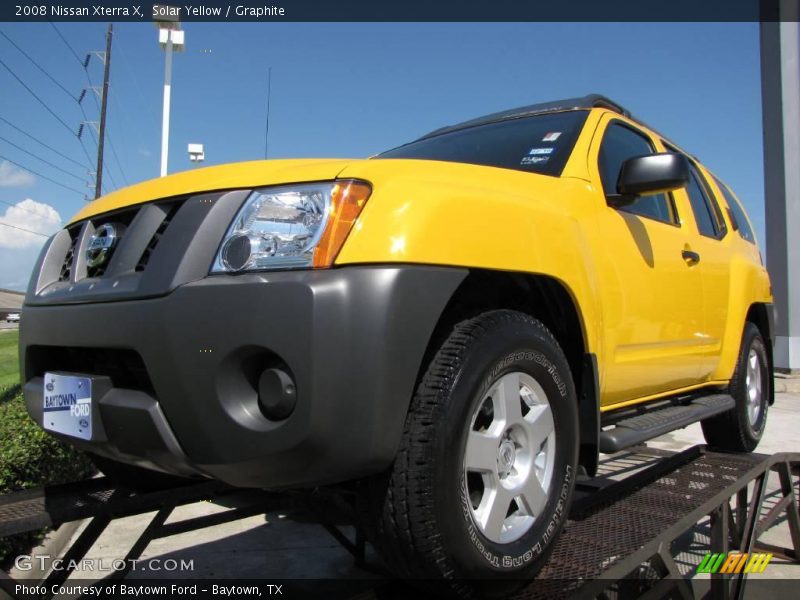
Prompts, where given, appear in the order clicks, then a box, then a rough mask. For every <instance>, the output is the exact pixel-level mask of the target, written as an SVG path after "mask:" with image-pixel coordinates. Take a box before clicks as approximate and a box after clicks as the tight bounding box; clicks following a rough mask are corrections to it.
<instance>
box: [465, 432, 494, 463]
mask: <svg viewBox="0 0 800 600" xmlns="http://www.w3.org/2000/svg"><path fill="white" fill-rule="evenodd" d="M499 443H500V441H499V439H498V438H497V437H495V436H492V435H487V434H485V433H481V432H480V431H470V432H469V436H468V437H467V450H466V456H465V457H464V465H465V466H466V468H467V470H468V471H482V472H486V471H489V472H492V473H496V472H497V447H498V445H499Z"/></svg>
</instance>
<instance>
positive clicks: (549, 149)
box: [528, 148, 553, 156]
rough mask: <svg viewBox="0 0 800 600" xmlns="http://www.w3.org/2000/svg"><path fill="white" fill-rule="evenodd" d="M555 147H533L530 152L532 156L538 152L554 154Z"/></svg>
mask: <svg viewBox="0 0 800 600" xmlns="http://www.w3.org/2000/svg"><path fill="white" fill-rule="evenodd" d="M552 153H553V148H531V149H530V151H529V152H528V154H530V155H531V156H533V155H536V154H552Z"/></svg>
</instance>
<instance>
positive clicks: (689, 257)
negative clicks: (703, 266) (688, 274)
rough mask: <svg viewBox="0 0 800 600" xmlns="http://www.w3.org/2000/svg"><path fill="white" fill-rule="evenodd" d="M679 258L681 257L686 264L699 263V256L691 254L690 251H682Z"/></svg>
mask: <svg viewBox="0 0 800 600" xmlns="http://www.w3.org/2000/svg"><path fill="white" fill-rule="evenodd" d="M681 256H683V260H685V261H686V263H687V264H690V265H696V264H697V263H699V262H700V255H699V254H698V253H697V252H693V251H692V250H684V251H682V252H681Z"/></svg>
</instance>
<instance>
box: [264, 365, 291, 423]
mask: <svg viewBox="0 0 800 600" xmlns="http://www.w3.org/2000/svg"><path fill="white" fill-rule="evenodd" d="M296 405H297V386H296V385H295V382H294V380H293V379H292V377H291V375H289V374H288V373H287V372H286V371H284V370H282V369H277V368H272V369H265V370H264V372H263V373H261V376H260V377H259V378H258V406H259V408H260V409H261V412H262V413H263V414H264V416H265V417H267V418H268V419H270V420H273V421H281V420H283V419H286V418H287V417H288V416H289V415H291V414H292V412H293V411H294V407H295V406H296Z"/></svg>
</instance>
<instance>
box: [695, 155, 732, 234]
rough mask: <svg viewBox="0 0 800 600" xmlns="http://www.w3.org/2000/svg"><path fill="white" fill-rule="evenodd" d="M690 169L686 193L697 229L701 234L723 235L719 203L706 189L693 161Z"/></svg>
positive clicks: (723, 228)
mask: <svg viewBox="0 0 800 600" xmlns="http://www.w3.org/2000/svg"><path fill="white" fill-rule="evenodd" d="M690 171H691V174H690V176H689V185H687V186H686V193H687V194H688V195H689V202H690V204H691V205H692V212H693V213H694V218H695V221H696V222H697V230H698V231H699V232H700V233H701V234H702V235H705V236H708V237H713V238H721V237H723V236H724V235H725V222H724V221H723V220H722V214H721V211H720V209H719V205H718V204H717V202H716V200H714V198H713V197H712V196H711V193H710V192H709V191H708V188H707V186H706V183H705V180H704V179H703V176H702V174H701V173H700V171H698V170H697V167H695V166H694V163H691V167H690Z"/></svg>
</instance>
